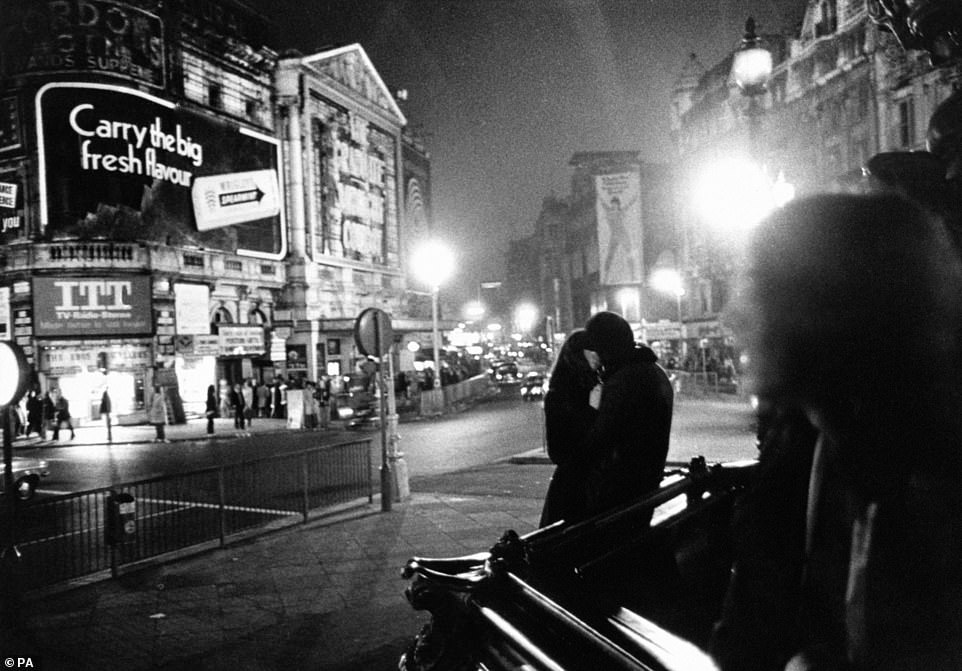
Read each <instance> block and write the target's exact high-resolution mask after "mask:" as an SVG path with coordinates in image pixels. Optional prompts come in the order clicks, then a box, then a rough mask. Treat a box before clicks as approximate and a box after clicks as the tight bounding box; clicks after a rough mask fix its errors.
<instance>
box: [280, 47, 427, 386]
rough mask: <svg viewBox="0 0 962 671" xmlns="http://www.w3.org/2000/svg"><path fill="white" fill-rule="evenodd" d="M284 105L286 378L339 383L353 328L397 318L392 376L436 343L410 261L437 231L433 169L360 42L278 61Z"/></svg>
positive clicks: (354, 358)
mask: <svg viewBox="0 0 962 671" xmlns="http://www.w3.org/2000/svg"><path fill="white" fill-rule="evenodd" d="M277 100H278V112H279V119H280V125H281V128H280V132H281V135H282V138H283V144H284V155H285V156H286V157H287V160H286V161H285V165H284V183H285V193H286V194H287V205H288V212H289V219H290V230H291V250H290V258H289V262H288V286H287V287H286V288H285V292H284V298H283V303H284V306H285V307H284V309H283V310H281V311H280V312H279V313H277V314H276V317H277V319H278V325H279V327H280V328H281V329H283V330H284V332H285V334H286V335H287V339H286V344H285V348H286V351H287V352H288V361H287V372H288V373H289V374H291V375H295V376H302V377H308V378H310V379H318V378H319V377H320V376H321V375H328V376H330V377H331V379H333V380H334V381H335V384H336V385H337V384H339V383H340V381H341V380H343V378H344V377H345V376H350V375H351V374H353V373H355V372H356V370H357V367H358V365H359V362H360V359H359V358H358V354H357V353H356V351H355V347H354V323H355V319H356V317H357V315H358V314H359V313H360V312H361V310H363V309H365V308H369V307H376V308H380V309H382V310H384V311H385V312H387V313H388V314H390V315H391V316H392V327H393V330H394V331H395V335H396V340H397V342H398V344H399V345H400V347H399V348H398V352H399V354H398V355H397V356H398V358H397V360H396V361H395V362H394V363H395V366H396V370H413V359H411V358H410V356H411V350H410V349H409V348H408V347H407V343H408V342H409V341H413V342H417V343H419V344H428V343H430V337H431V335H430V334H431V312H430V309H431V306H430V299H429V297H428V296H427V294H425V293H424V292H412V291H410V290H409V288H408V285H407V273H408V272H409V271H410V270H411V269H410V268H407V267H406V266H405V264H406V263H407V261H408V259H410V258H411V251H412V249H413V248H414V246H416V245H417V244H418V243H419V242H422V241H423V240H425V239H426V238H427V236H428V235H429V233H430V224H429V222H430V162H429V157H428V155H427V152H426V151H425V150H424V147H423V146H422V145H421V144H420V143H419V142H417V140H416V139H415V138H414V137H412V136H411V135H409V134H407V133H405V132H404V128H405V125H406V123H407V121H406V119H405V117H404V114H403V113H402V112H401V110H400V108H399V107H398V105H397V103H396V102H395V99H394V96H393V94H392V93H391V92H390V91H389V90H388V88H387V86H386V85H385V84H384V82H383V81H382V80H381V78H380V76H379V75H378V73H377V71H376V70H375V69H374V66H373V64H372V63H371V61H370V59H369V58H368V56H367V54H366V53H365V51H364V49H363V47H361V46H360V45H358V44H353V45H349V46H346V47H340V48H336V49H331V50H328V51H323V52H320V53H317V54H312V55H309V56H303V55H300V54H291V55H289V56H285V57H284V58H281V59H280V62H279V65H278V70H277Z"/></svg>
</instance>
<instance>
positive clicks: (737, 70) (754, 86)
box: [732, 16, 772, 160]
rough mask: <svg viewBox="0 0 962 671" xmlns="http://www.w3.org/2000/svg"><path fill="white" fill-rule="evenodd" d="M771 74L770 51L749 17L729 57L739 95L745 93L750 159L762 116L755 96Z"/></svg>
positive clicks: (766, 86)
mask: <svg viewBox="0 0 962 671" xmlns="http://www.w3.org/2000/svg"><path fill="white" fill-rule="evenodd" d="M771 76H772V54H771V52H770V51H769V50H768V49H766V48H765V47H763V46H762V40H761V38H760V37H758V35H757V34H756V33H755V19H754V18H752V17H750V16H749V17H748V19H747V20H746V21H745V34H744V36H743V37H742V44H741V46H740V47H739V49H738V51H736V52H735V54H734V55H733V56H732V78H733V79H734V80H735V84H737V85H738V88H740V89H741V91H742V94H743V95H746V96H748V134H749V144H750V147H749V150H750V153H751V156H752V158H754V159H756V160H757V158H758V153H757V151H756V149H757V146H756V143H757V142H758V122H759V118H760V115H761V110H760V109H759V107H758V100H757V98H758V96H760V95H762V94H763V93H765V91H766V90H767V89H768V80H769V78H771Z"/></svg>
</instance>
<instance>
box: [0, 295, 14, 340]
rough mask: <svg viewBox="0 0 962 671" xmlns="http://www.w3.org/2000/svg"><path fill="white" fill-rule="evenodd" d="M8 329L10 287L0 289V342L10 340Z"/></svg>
mask: <svg viewBox="0 0 962 671" xmlns="http://www.w3.org/2000/svg"><path fill="white" fill-rule="evenodd" d="M12 335H13V333H12V330H11V329H10V287H0V340H12V337H11V336H12Z"/></svg>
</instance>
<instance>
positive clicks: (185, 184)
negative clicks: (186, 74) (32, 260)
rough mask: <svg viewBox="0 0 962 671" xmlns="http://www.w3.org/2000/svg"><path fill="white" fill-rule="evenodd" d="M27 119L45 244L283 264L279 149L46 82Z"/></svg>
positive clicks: (182, 116)
mask: <svg viewBox="0 0 962 671" xmlns="http://www.w3.org/2000/svg"><path fill="white" fill-rule="evenodd" d="M36 112H37V146H38V147H39V156H40V160H39V165H40V173H41V178H40V218H41V225H42V226H43V227H44V234H45V237H47V238H52V237H55V236H60V235H79V234H83V235H85V236H100V237H105V238H108V239H113V240H131V241H132V240H149V241H156V242H159V243H162V244H171V245H195V246H198V247H204V248H207V249H219V250H222V251H226V252H232V253H234V252H236V253H238V254H246V255H249V256H257V257H260V258H269V259H280V258H282V257H283V255H284V253H285V251H286V250H285V238H284V223H283V221H282V212H281V198H280V190H279V186H278V165H279V145H278V142H277V140H275V139H273V138H270V137H268V136H265V135H261V134H259V133H254V132H252V131H249V130H247V129H244V128H239V127H237V126H233V125H229V124H227V123H222V122H220V121H218V120H217V119H214V118H213V117H208V116H203V115H200V114H197V113H194V112H191V111H187V110H184V109H181V108H179V107H177V106H176V105H174V104H173V103H170V102H169V101H166V100H163V99H161V98H157V97H156V96H152V95H150V94H148V93H144V92H141V91H135V90H132V89H127V88H122V87H116V86H111V85H105V84H93V83H83V84H80V83H56V84H48V85H46V86H44V87H43V88H41V89H40V91H39V92H38V93H37V97H36Z"/></svg>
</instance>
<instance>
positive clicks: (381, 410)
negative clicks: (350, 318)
mask: <svg viewBox="0 0 962 671" xmlns="http://www.w3.org/2000/svg"><path fill="white" fill-rule="evenodd" d="M354 343H355V344H356V345H357V349H358V351H359V352H360V353H361V354H363V355H364V356H370V357H374V358H375V359H376V361H377V389H378V414H379V419H380V425H381V510H383V511H385V512H386V511H389V510H391V503H392V502H393V501H394V500H395V498H396V499H397V500H398V501H401V500H404V499H406V498H407V497H408V495H409V493H410V489H409V487H408V477H407V464H405V463H404V455H403V453H401V452H399V451H398V449H397V441H398V434H397V422H398V417H397V406H396V401H395V399H394V386H393V381H394V365H393V364H394V362H393V357H392V351H391V350H392V348H393V346H394V331H393V329H392V328H391V318H390V316H389V315H388V314H387V313H386V312H384V311H383V310H380V309H378V308H367V309H366V310H363V311H362V312H361V314H360V315H358V317H357V320H356V321H355V322H354ZM385 357H387V359H388V371H385V370H384V366H383V363H384V358H385ZM385 372H387V375H385Z"/></svg>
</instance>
